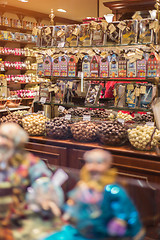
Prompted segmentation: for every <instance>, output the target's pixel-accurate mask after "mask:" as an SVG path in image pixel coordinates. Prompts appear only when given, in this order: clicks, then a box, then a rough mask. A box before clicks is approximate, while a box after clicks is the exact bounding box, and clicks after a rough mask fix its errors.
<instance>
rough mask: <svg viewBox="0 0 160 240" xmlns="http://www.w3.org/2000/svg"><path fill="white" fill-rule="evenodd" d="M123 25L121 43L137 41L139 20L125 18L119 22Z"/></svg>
mask: <svg viewBox="0 0 160 240" xmlns="http://www.w3.org/2000/svg"><path fill="white" fill-rule="evenodd" d="M119 24H120V25H121V26H122V27H121V29H122V30H121V44H135V43H137V35H138V21H137V20H125V21H122V22H120V23H119Z"/></svg>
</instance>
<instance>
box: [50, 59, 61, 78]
mask: <svg viewBox="0 0 160 240" xmlns="http://www.w3.org/2000/svg"><path fill="white" fill-rule="evenodd" d="M52 74H53V76H60V75H61V66H60V59H59V57H57V58H55V59H53V63H52Z"/></svg>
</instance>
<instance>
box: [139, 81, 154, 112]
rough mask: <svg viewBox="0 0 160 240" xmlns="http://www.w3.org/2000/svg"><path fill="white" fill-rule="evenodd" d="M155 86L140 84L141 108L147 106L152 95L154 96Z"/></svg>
mask: <svg viewBox="0 0 160 240" xmlns="http://www.w3.org/2000/svg"><path fill="white" fill-rule="evenodd" d="M155 87H156V86H153V85H147V86H146V85H142V86H141V88H140V93H141V101H140V107H141V108H149V107H150V104H151V101H152V99H153V97H154V96H155V92H156V91H155V89H154V88H155Z"/></svg>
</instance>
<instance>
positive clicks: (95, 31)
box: [90, 22, 104, 46]
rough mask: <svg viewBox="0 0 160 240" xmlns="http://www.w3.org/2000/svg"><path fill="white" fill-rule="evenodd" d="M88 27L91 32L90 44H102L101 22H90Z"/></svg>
mask: <svg viewBox="0 0 160 240" xmlns="http://www.w3.org/2000/svg"><path fill="white" fill-rule="evenodd" d="M94 24H95V25H94ZM90 27H91V33H92V41H91V44H92V45H93V46H102V45H103V44H104V32H103V29H102V25H101V23H95V22H91V23H90Z"/></svg>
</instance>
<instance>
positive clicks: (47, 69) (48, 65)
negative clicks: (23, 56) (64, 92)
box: [43, 56, 53, 77]
mask: <svg viewBox="0 0 160 240" xmlns="http://www.w3.org/2000/svg"><path fill="white" fill-rule="evenodd" d="M52 61H53V59H52V58H51V57H50V56H48V57H46V58H45V59H44V62H43V68H44V76H48V77H49V76H52Z"/></svg>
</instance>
